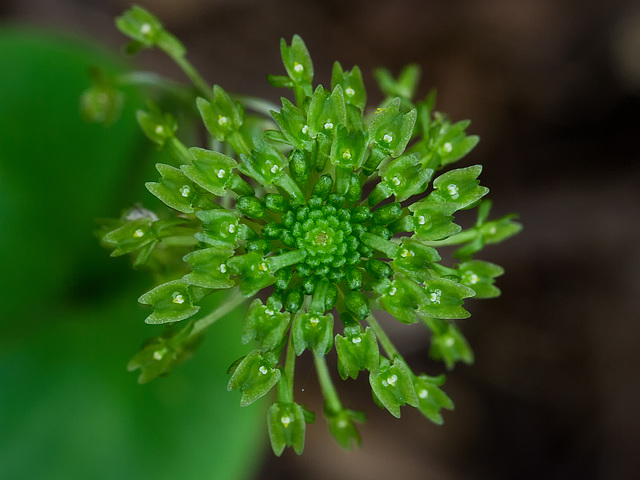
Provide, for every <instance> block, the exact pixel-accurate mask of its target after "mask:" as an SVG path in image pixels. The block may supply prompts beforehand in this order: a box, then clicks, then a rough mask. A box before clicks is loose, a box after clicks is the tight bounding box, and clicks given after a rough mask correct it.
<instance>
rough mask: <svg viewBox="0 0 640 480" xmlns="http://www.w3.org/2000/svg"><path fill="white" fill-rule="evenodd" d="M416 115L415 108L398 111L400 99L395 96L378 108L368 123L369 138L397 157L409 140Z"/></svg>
mask: <svg viewBox="0 0 640 480" xmlns="http://www.w3.org/2000/svg"><path fill="white" fill-rule="evenodd" d="M416 115H417V114H416V110H415V108H414V109H413V110H410V111H409V112H408V113H402V112H400V99H399V98H396V99H395V100H394V101H392V102H391V103H389V105H387V106H386V107H385V108H381V109H378V111H377V112H376V114H375V116H374V117H373V120H372V121H371V125H369V138H370V139H371V141H373V142H374V143H375V144H376V145H377V146H378V147H379V148H381V149H383V151H384V152H386V153H387V154H388V155H391V156H392V157H394V158H395V157H399V156H400V155H401V154H402V152H404V149H405V148H407V144H408V143H409V140H411V134H412V133H413V126H414V125H415V123H416Z"/></svg>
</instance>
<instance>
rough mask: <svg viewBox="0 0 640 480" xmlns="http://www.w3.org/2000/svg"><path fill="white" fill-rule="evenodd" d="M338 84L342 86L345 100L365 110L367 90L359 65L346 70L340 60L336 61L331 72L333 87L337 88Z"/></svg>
mask: <svg viewBox="0 0 640 480" xmlns="http://www.w3.org/2000/svg"><path fill="white" fill-rule="evenodd" d="M338 85H340V86H341V87H342V91H343V92H344V100H345V102H346V103H347V104H348V105H354V106H355V107H357V108H359V109H360V110H361V111H362V110H364V107H365V106H366V105H367V92H366V90H365V88H364V82H363V81H362V72H361V71H360V68H359V67H357V66H355V67H353V68H352V69H351V70H346V71H344V70H343V69H342V65H340V62H335V63H334V64H333V71H332V72H331V89H332V90H333V89H335V88H336V86H338Z"/></svg>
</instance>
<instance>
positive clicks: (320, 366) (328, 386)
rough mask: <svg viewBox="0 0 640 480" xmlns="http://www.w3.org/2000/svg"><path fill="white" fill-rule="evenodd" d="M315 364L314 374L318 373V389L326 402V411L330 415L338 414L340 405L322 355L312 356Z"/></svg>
mask: <svg viewBox="0 0 640 480" xmlns="http://www.w3.org/2000/svg"><path fill="white" fill-rule="evenodd" d="M313 358H314V360H315V364H316V372H317V373H318V381H319V382H320V389H321V390H322V395H323V396H324V399H325V401H326V409H327V411H329V412H331V413H338V412H339V411H341V410H342V403H340V399H339V398H338V392H337V391H336V388H335V387H334V385H333V380H331V375H330V374H329V368H328V367H327V359H326V357H325V356H324V355H315V354H314V355H313Z"/></svg>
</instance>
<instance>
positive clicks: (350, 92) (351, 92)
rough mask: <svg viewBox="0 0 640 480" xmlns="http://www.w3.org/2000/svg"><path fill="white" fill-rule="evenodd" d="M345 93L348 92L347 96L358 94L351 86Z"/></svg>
mask: <svg viewBox="0 0 640 480" xmlns="http://www.w3.org/2000/svg"><path fill="white" fill-rule="evenodd" d="M344 93H346V94H347V97H353V96H354V95H355V94H356V91H355V90H354V89H353V88H351V87H347V88H346V89H345V91H344Z"/></svg>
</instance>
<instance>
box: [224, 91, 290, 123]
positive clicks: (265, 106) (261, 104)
mask: <svg viewBox="0 0 640 480" xmlns="http://www.w3.org/2000/svg"><path fill="white" fill-rule="evenodd" d="M232 98H233V99H234V100H237V101H238V102H240V103H241V104H242V105H244V106H245V108H248V109H250V110H253V111H254V112H257V113H261V114H263V115H264V116H265V117H267V118H271V111H272V110H273V111H276V112H279V111H280V107H279V106H277V105H276V104H275V103H271V102H270V101H268V100H265V99H263V98H257V97H251V96H249V95H238V94H233V95H232Z"/></svg>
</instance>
